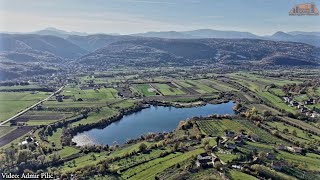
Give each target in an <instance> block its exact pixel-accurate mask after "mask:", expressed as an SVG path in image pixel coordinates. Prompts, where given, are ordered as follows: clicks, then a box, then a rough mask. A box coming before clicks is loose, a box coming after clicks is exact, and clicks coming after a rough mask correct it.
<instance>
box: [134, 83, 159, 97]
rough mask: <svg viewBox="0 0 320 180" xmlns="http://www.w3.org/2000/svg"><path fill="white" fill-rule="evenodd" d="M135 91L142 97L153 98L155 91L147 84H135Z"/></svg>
mask: <svg viewBox="0 0 320 180" xmlns="http://www.w3.org/2000/svg"><path fill="white" fill-rule="evenodd" d="M133 88H134V89H136V91H138V92H139V93H140V94H142V95H144V96H155V95H156V92H155V90H154V89H153V88H152V87H151V86H150V85H149V84H136V85H134V86H133Z"/></svg>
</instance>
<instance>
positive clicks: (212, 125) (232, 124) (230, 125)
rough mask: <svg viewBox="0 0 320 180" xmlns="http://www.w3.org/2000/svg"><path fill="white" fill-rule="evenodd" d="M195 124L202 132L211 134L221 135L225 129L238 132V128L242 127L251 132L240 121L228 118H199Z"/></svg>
mask: <svg viewBox="0 0 320 180" xmlns="http://www.w3.org/2000/svg"><path fill="white" fill-rule="evenodd" d="M197 124H198V126H199V128H200V129H201V131H202V132H203V133H205V134H207V135H213V136H223V135H224V131H225V130H231V131H234V132H237V133H239V132H240V130H242V129H244V130H246V131H247V132H251V130H250V129H248V128H246V127H245V126H242V124H241V123H239V122H237V121H234V120H229V119H224V120H201V121H197Z"/></svg>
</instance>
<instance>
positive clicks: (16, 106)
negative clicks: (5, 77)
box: [0, 92, 50, 121]
mask: <svg viewBox="0 0 320 180" xmlns="http://www.w3.org/2000/svg"><path fill="white" fill-rule="evenodd" d="M49 94H50V93H49ZM47 96H49V95H48V93H44V92H38V93H36V94H32V93H31V92H0V121H4V120H6V119H8V118H10V117H12V116H13V115H15V114H17V113H18V112H20V111H22V110H24V109H26V108H27V107H30V106H31V105H33V104H35V103H37V102H38V101H40V100H42V99H44V98H46V97H47Z"/></svg>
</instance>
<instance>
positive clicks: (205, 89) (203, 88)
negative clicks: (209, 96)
mask: <svg viewBox="0 0 320 180" xmlns="http://www.w3.org/2000/svg"><path fill="white" fill-rule="evenodd" d="M187 83H188V84H190V85H193V89H194V90H196V91H197V92H199V93H201V94H206V93H216V92H219V91H218V90H216V89H213V88H211V87H209V86H207V85H206V84H204V83H201V82H200V81H195V80H188V81H187Z"/></svg>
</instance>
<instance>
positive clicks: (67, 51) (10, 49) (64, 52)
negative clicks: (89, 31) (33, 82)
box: [0, 34, 88, 61]
mask: <svg viewBox="0 0 320 180" xmlns="http://www.w3.org/2000/svg"><path fill="white" fill-rule="evenodd" d="M0 42H1V43H0V52H1V56H3V57H7V58H9V59H12V60H16V61H23V60H24V59H28V60H32V59H33V60H39V61H41V60H50V61H55V60H56V61H60V60H61V59H64V58H67V59H73V58H76V57H80V56H82V55H84V54H86V53H88V51H86V50H84V49H82V48H80V47H79V46H77V45H75V44H73V43H71V42H69V41H67V40H65V39H63V38H59V37H56V36H47V35H44V36H42V35H35V34H0Z"/></svg>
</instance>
